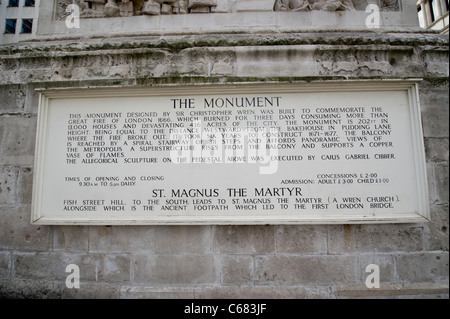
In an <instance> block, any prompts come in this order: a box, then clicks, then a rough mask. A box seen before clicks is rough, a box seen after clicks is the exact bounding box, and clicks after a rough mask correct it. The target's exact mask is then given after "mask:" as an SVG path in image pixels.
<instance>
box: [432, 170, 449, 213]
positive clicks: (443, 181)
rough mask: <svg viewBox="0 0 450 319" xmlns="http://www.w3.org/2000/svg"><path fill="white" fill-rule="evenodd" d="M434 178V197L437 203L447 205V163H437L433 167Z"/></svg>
mask: <svg viewBox="0 0 450 319" xmlns="http://www.w3.org/2000/svg"><path fill="white" fill-rule="evenodd" d="M434 172H435V177H436V195H437V199H438V202H439V203H441V204H443V203H447V204H448V198H449V192H448V179H449V173H448V162H447V163H437V164H435V167H434Z"/></svg>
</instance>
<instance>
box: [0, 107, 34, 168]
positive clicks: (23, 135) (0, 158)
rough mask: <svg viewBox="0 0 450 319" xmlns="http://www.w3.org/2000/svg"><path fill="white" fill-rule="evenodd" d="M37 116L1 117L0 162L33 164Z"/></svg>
mask: <svg viewBox="0 0 450 319" xmlns="http://www.w3.org/2000/svg"><path fill="white" fill-rule="evenodd" d="M36 124H37V118H36V116H34V115H29V114H27V115H20V116H19V115H18V116H11V115H5V116H2V117H0V142H1V144H2V148H1V149H0V163H1V164H7V165H23V166H33V164H34V147H35V139H36Z"/></svg>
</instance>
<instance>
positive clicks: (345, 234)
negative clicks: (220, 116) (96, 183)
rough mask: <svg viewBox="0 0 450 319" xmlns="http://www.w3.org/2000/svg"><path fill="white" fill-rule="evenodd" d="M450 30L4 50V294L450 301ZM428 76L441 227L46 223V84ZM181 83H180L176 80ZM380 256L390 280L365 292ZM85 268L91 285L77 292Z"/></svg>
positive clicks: (425, 107) (0, 209)
mask: <svg viewBox="0 0 450 319" xmlns="http://www.w3.org/2000/svg"><path fill="white" fill-rule="evenodd" d="M448 61H449V60H448V38H445V37H441V36H438V35H436V34H434V33H425V32H422V33H412V32H409V33H408V32H404V33H402V32H396V33H395V32H393V33H384V32H367V31H366V32H339V31H336V32H330V31H327V32H319V31H317V32H308V33H283V34H279V33H270V32H269V33H261V34H258V33H253V34H244V33H241V34H239V33H237V34H220V35H218V34H208V35H184V36H164V37H160V36H154V37H152V36H147V37H135V38H111V39H102V40H98V39H91V40H89V39H85V40H83V41H79V40H76V39H74V40H61V39H60V40H58V41H47V42H42V41H41V42H30V43H22V44H18V45H13V46H1V47H0V74H1V78H0V96H1V99H0V141H1V149H0V228H1V229H0V297H17V298H22V297H37V298H141V297H143V298H238V297H239V298H351V297H380V296H381V297H393V298H397V297H432V298H442V297H445V298H448V275H449V271H448V269H449V267H448V259H449V258H448V243H449V240H448V227H449V221H448V219H449V210H448V202H449V195H448V194H449V193H448V191H449V182H448V179H449V177H448V176H449V172H448V163H449V155H448V154H449V152H448V144H449V124H448V117H449V108H448V105H449V94H448V89H449V87H448V76H449V74H448V70H449V63H448ZM381 78H387V79H401V78H422V79H423V80H421V82H420V102H421V108H422V121H423V130H424V136H425V146H426V161H427V173H428V183H429V203H430V207H431V222H429V223H421V224H392V225H391V224H389V225H316V226H283V225H279V226H170V227H169V226H112V227H106V226H34V225H31V224H30V208H31V192H32V182H33V162H34V152H35V150H34V148H35V137H36V125H37V112H38V94H37V93H36V91H35V89H38V88H55V87H96V86H99V87H100V86H102V87H103V86H124V87H131V86H133V87H135V86H155V85H166V84H170V85H175V86H176V85H183V84H192V83H196V84H202V83H215V84H221V83H237V82H258V83H259V82H293V81H295V82H300V83H301V82H305V81H312V80H315V81H321V80H339V81H342V80H347V79H381ZM174 89H175V88H174ZM371 263H373V264H377V265H379V266H380V271H381V284H382V285H381V288H380V289H375V290H371V291H368V290H367V289H366V288H365V285H364V283H365V278H366V276H367V274H366V273H365V268H366V266H367V265H368V264H371ZM68 264H77V265H79V266H80V271H81V288H80V289H68V288H66V286H65V278H66V276H67V275H68V274H67V273H65V268H66V266H67V265H68Z"/></svg>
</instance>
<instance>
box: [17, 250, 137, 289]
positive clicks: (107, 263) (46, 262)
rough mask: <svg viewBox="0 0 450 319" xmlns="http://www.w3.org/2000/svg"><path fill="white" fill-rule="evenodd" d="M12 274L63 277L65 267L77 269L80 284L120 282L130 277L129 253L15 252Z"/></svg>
mask: <svg viewBox="0 0 450 319" xmlns="http://www.w3.org/2000/svg"><path fill="white" fill-rule="evenodd" d="M13 264H14V276H15V277H17V278H21V279H27V278H33V279H45V280H62V281H63V282H65V280H66V278H67V276H68V275H69V273H66V267H67V266H68V265H70V264H75V265H77V266H78V267H79V268H80V285H81V284H83V283H84V282H90V281H100V282H103V281H107V282H120V281H129V280H130V257H129V256H128V255H114V254H110V255H102V254H86V253H82V254H75V253H70V254H69V253H64V252H48V253H14V255H13Z"/></svg>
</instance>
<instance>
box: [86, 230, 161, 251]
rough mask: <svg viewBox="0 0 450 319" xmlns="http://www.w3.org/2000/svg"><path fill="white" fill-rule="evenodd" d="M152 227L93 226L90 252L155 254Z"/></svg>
mask: <svg viewBox="0 0 450 319" xmlns="http://www.w3.org/2000/svg"><path fill="white" fill-rule="evenodd" d="M154 239H155V236H154V229H153V228H152V227H132V226H119V227H117V226H113V227H104V226H103V227H102V226H96V227H94V226H92V227H90V231H89V240H88V242H89V251H91V252H104V253H126V252H134V251H137V252H153V251H154V249H155V248H154Z"/></svg>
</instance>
